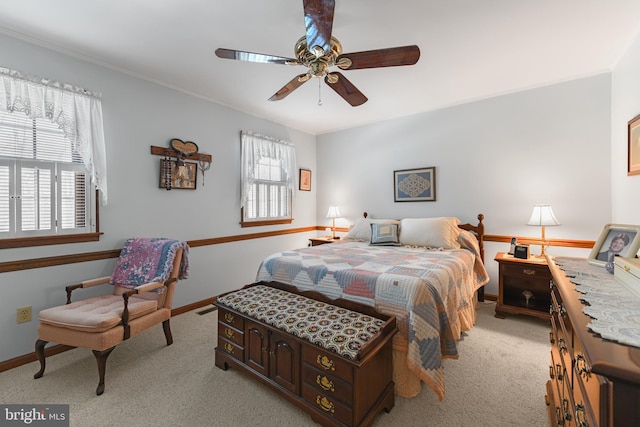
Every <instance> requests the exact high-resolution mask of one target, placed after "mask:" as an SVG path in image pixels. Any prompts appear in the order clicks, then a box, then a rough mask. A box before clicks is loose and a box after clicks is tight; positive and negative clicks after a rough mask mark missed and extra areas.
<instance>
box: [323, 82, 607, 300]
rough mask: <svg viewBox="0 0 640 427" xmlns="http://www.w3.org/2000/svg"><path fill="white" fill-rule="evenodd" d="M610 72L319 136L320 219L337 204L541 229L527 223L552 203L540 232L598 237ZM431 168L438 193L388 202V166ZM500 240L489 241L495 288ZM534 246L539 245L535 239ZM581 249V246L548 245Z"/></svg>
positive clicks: (516, 230) (520, 231)
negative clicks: (555, 222) (550, 222)
mask: <svg viewBox="0 0 640 427" xmlns="http://www.w3.org/2000/svg"><path fill="white" fill-rule="evenodd" d="M610 132H611V129H610V76H609V75H608V74H603V75H598V76H594V77H590V78H585V79H580V80H574V81H570V82H566V83H562V84H556V85H552V86H547V87H543V88H538V89H532V90H528V91H523V92H519V93H514V94H510V95H504V96H499V97H495V98H491V99H486V100H482V101H478V102H474V103H469V104H465V105H460V106H456V107H451V108H447V109H443V110H438V111H434V112H429V113H424V114H419V115H415V116H411V117H405V118H401V119H396V120H390V121H385V122H380V123H376V124H372V125H368V126H363V127H359V128H354V129H349V130H345V131H341V132H336V133H332V134H327V135H322V136H319V137H318V142H317V150H318V174H317V175H318V187H319V188H321V191H320V192H319V193H318V200H317V205H318V220H319V221H325V223H326V221H328V220H326V219H324V218H323V216H324V213H325V212H326V209H327V206H329V205H331V204H336V205H338V206H339V207H340V209H341V212H342V214H343V215H344V216H345V219H343V220H342V225H346V224H347V223H348V222H353V221H354V220H355V219H356V218H357V217H359V216H360V215H361V212H362V211H368V212H369V213H370V214H371V215H372V217H374V218H375V217H378V218H402V217H417V216H457V217H459V218H461V219H462V220H463V222H475V221H476V215H477V214H478V213H483V214H484V215H485V227H486V233H487V234H499V235H518V236H534V237H539V236H540V229H539V228H533V227H527V226H525V225H524V224H525V223H526V222H527V221H528V219H529V216H530V215H531V210H532V206H533V205H534V204H537V203H549V204H551V205H552V206H553V209H554V212H555V213H556V216H557V217H558V219H559V220H560V221H561V223H562V226H560V227H553V228H552V227H548V228H547V233H546V235H547V237H550V238H566V239H587V240H595V239H596V238H597V236H598V235H599V233H600V231H601V230H602V226H603V225H604V224H606V223H608V222H610V218H611V199H610V186H611V184H610V179H609V177H610V157H611V154H610V143H609V140H610ZM428 166H435V167H436V185H437V190H436V195H437V201H435V202H418V203H407V202H398V203H395V202H394V201H393V171H394V170H399V169H410V168H418V167H428ZM506 248H507V246H506V245H505V244H496V243H487V246H486V249H487V252H486V265H487V266H488V270H489V272H490V274H491V276H492V281H491V283H490V285H489V286H488V287H487V292H488V293H492V294H497V292H498V291H497V263H495V262H493V261H492V260H493V258H494V256H495V254H496V252H498V251H504V250H505V249H506ZM532 250H533V252H534V253H536V252H539V246H538V247H533V248H532ZM549 252H550V253H557V254H560V253H563V254H567V253H572V254H575V255H578V256H587V255H588V251H586V250H581V249H573V250H567V249H566V248H565V249H562V248H551V249H550V250H549Z"/></svg>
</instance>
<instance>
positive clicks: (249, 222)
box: [240, 218, 293, 228]
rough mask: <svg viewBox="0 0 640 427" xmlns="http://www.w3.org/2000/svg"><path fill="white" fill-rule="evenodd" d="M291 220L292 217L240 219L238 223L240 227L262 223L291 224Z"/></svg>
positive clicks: (255, 225)
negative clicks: (256, 219) (260, 219)
mask: <svg viewBox="0 0 640 427" xmlns="http://www.w3.org/2000/svg"><path fill="white" fill-rule="evenodd" d="M292 222H293V219H292V218H287V219H270V220H265V221H242V222H241V223H240V227H242V228H244V227H259V226H263V225H280V224H291V223H292Z"/></svg>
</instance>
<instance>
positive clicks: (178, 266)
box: [34, 238, 189, 395]
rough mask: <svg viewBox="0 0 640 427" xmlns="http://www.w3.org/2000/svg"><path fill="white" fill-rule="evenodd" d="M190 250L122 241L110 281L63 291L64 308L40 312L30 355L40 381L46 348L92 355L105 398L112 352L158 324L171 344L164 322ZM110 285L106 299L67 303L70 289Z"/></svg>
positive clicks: (161, 242) (177, 244) (159, 242)
mask: <svg viewBox="0 0 640 427" xmlns="http://www.w3.org/2000/svg"><path fill="white" fill-rule="evenodd" d="M188 253H189V246H188V245H187V244H186V243H185V242H181V241H177V240H169V239H158V238H155V239H146V238H133V239H129V240H127V241H126V243H125V246H124V247H123V249H122V251H121V252H120V257H119V258H118V262H117V264H116V268H115V271H114V273H113V274H112V275H111V276H107V277H101V278H98V279H92V280H87V281H83V282H81V283H79V284H77V285H70V286H67V287H66V291H67V304H66V305H62V306H58V307H52V308H48V309H45V310H42V311H41V312H40V315H39V320H40V323H39V325H38V340H37V341H36V344H35V352H36V355H37V356H38V360H39V361H40V370H39V371H38V372H37V373H36V374H35V375H34V378H40V377H42V375H43V374H44V370H45V351H44V350H45V346H46V345H47V343H48V342H56V343H59V344H64V345H68V346H72V347H83V348H88V349H91V350H92V351H93V354H94V355H95V357H96V361H97V363H98V373H99V376H100V381H99V383H98V388H97V389H96V394H97V395H101V394H102V393H103V392H104V376H105V369H106V363H107V358H108V357H109V354H111V352H112V351H113V349H114V348H115V347H116V346H117V345H118V344H119V343H121V342H122V341H124V340H127V339H129V338H131V337H133V336H135V335H137V334H139V333H140V332H142V331H144V330H146V329H148V328H150V327H151V326H154V325H157V324H159V323H162V327H163V330H164V335H165V338H166V340H167V345H171V344H172V343H173V337H172V335H171V327H170V324H169V319H170V318H171V304H172V302H173V293H174V290H175V287H176V283H177V281H178V279H183V278H186V277H187V273H188ZM106 284H109V285H112V286H113V292H112V293H111V294H107V295H102V296H98V297H92V298H87V299H85V300H80V301H77V302H71V293H72V291H74V290H75V289H84V288H90V287H93V286H98V285H106Z"/></svg>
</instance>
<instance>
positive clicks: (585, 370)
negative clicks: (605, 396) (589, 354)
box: [574, 353, 591, 381]
mask: <svg viewBox="0 0 640 427" xmlns="http://www.w3.org/2000/svg"><path fill="white" fill-rule="evenodd" d="M574 367H575V370H576V373H577V374H578V375H580V376H581V377H584V379H585V381H589V377H590V376H591V368H590V367H589V365H588V364H587V359H586V358H585V357H584V354H582V353H578V355H576V361H575V362H574Z"/></svg>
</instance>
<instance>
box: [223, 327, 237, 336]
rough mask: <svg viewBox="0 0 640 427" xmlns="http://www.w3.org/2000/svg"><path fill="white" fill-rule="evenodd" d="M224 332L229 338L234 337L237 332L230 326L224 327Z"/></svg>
mask: <svg viewBox="0 0 640 427" xmlns="http://www.w3.org/2000/svg"><path fill="white" fill-rule="evenodd" d="M224 334H225V335H226V336H227V338H233V335H234V334H235V332H233V331H232V330H231V329H229V328H224Z"/></svg>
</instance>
